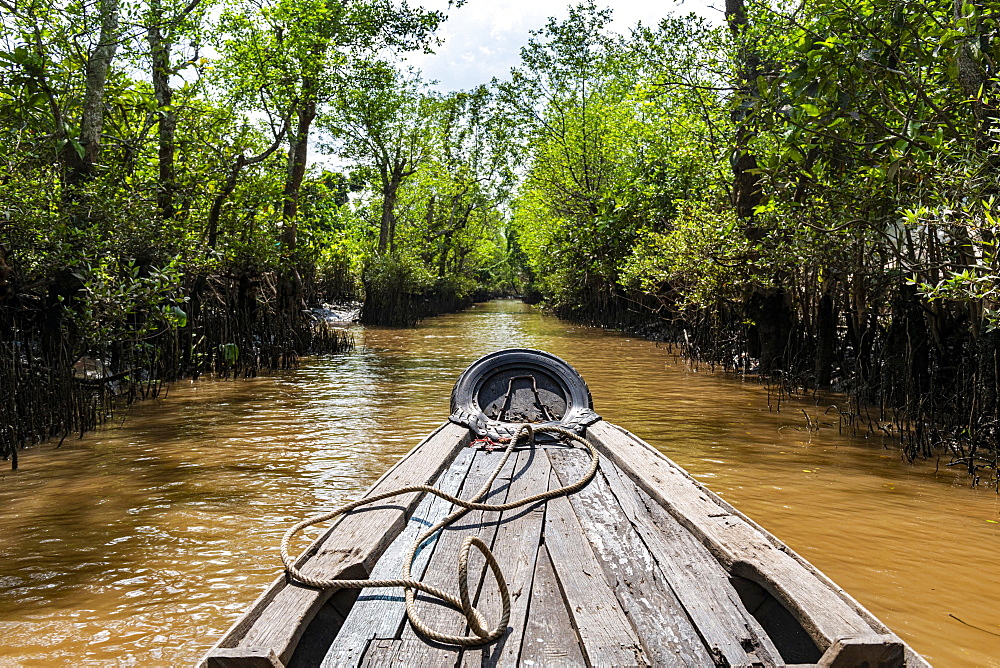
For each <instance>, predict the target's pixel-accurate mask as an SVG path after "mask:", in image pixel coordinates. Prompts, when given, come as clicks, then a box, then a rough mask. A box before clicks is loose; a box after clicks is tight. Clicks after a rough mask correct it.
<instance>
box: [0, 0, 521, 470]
mask: <svg viewBox="0 0 1000 668" xmlns="http://www.w3.org/2000/svg"><path fill="white" fill-rule="evenodd" d="M442 19H443V16H442V15H441V14H440V13H437V12H430V11H425V10H423V9H420V8H410V7H408V6H406V5H405V4H394V3H393V2H391V1H390V0H356V1H355V0H352V1H349V2H343V3H328V2H323V1H311V0H304V1H303V0H295V1H290V0H274V1H273V2H263V3H260V2H245V3H244V2H240V1H239V0H236V1H234V2H231V3H219V2H211V1H210V0H183V1H175V0H149V2H148V3H145V2H139V3H125V2H120V1H119V0H96V2H82V3H80V2H68V3H62V2H59V3H55V4H52V3H49V2H42V1H39V0H27V1H26V2H20V1H18V2H16V3H6V2H3V3H0V20H2V25H3V35H2V42H0V146H2V150H0V155H2V158H0V181H2V183H3V189H2V192H0V198H2V206H3V212H4V213H3V216H2V222H0V225H2V229H3V234H2V236H0V242H2V245H0V251H2V254H0V454H2V455H3V456H4V457H12V458H13V459H14V465H15V466H16V458H17V448H18V447H19V446H22V445H24V444H25V443H26V442H34V441H37V440H41V439H45V438H48V437H50V436H53V435H54V436H58V437H65V435H66V434H68V433H72V432H75V431H83V430H85V429H88V428H90V427H92V426H93V425H95V424H97V423H98V422H100V421H101V420H102V419H103V418H104V417H105V416H106V415H107V413H108V411H109V410H110V408H111V407H112V405H113V403H114V402H115V401H116V397H123V396H124V397H125V398H126V399H133V398H135V397H137V396H145V395H148V394H150V393H153V394H155V393H156V392H157V391H158V388H159V386H160V383H161V382H163V381H169V380H171V379H174V378H177V377H181V376H185V375H194V376H197V375H198V374H200V373H203V372H206V371H215V372H221V373H224V374H243V375H246V374H253V373H256V371H257V370H258V369H259V368H261V367H270V368H275V367H283V366H287V365H289V364H291V363H293V362H294V360H295V358H296V357H297V356H298V355H300V354H302V353H303V352H306V351H324V350H334V351H335V350H341V349H343V348H345V347H349V346H350V345H351V341H350V339H349V337H346V336H344V334H343V332H342V331H341V330H338V329H332V328H329V327H324V326H323V323H321V322H320V323H317V322H315V321H314V319H313V318H311V317H310V311H309V308H310V307H312V306H315V305H316V304H318V303H320V302H322V301H323V300H337V299H340V300H350V299H355V298H358V297H360V296H362V294H364V296H365V297H366V303H365V309H364V313H363V317H364V319H365V320H366V321H369V322H376V323H385V324H409V323H412V322H413V321H414V320H415V319H416V318H417V317H419V316H421V315H424V314H426V313H430V312H434V310H435V309H438V310H440V309H442V308H456V307H458V306H461V305H463V304H465V303H469V302H470V300H471V299H472V297H474V296H475V295H476V292H477V290H478V291H486V292H488V291H491V290H494V291H495V290H498V289H501V288H502V286H503V278H502V274H503V272H497V271H490V272H487V275H486V276H484V277H483V280H479V279H480V273H479V272H480V271H481V270H482V268H484V267H492V266H494V265H498V264H502V262H501V260H502V258H503V257H504V253H505V246H504V244H505V241H504V240H503V237H502V234H501V233H500V228H501V226H502V222H503V221H502V216H501V215H500V213H499V209H498V205H497V203H498V202H501V201H503V199H504V198H505V197H506V193H507V192H508V191H509V189H510V185H511V183H512V177H511V171H510V167H509V165H508V164H507V158H506V155H505V154H504V152H503V151H502V150H501V148H500V147H501V144H499V143H497V142H496V141H495V137H496V135H497V133H498V132H501V131H502V128H501V125H502V123H501V120H500V119H499V118H498V117H497V116H496V110H495V105H494V99H493V95H492V94H491V92H490V91H489V90H488V89H487V88H482V89H480V90H476V91H471V92H462V93H455V94H451V95H442V94H435V93H433V92H431V91H429V90H428V89H427V88H426V86H425V85H423V84H422V83H421V82H420V80H419V78H418V76H417V75H415V74H413V73H409V72H403V71H400V70H399V69H398V68H397V67H396V66H395V65H393V64H391V63H390V62H387V61H386V59H387V58H390V59H391V58H395V55H394V54H400V53H403V52H405V51H407V50H413V49H421V48H425V47H428V46H429V45H431V44H432V43H433V41H434V37H433V33H434V30H435V29H436V27H437V25H438V24H439V23H440V22H441V20H442ZM310 152H312V153H313V154H328V155H332V156H333V157H334V158H335V159H337V160H339V162H340V163H341V164H344V165H348V166H349V167H350V169H348V170H343V169H341V170H340V171H337V170H333V169H331V168H329V167H326V168H324V163H323V161H316V160H313V159H311V158H310ZM362 284H363V286H364V293H362ZM508 284H509V281H508Z"/></svg>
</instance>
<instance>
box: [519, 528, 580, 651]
mask: <svg viewBox="0 0 1000 668" xmlns="http://www.w3.org/2000/svg"><path fill="white" fill-rule="evenodd" d="M580 646H581V642H580V635H579V634H578V633H577V631H576V627H575V626H573V619H572V618H571V617H570V614H569V609H568V608H567V607H566V599H565V598H563V595H562V591H560V589H559V582H558V581H557V580H556V572H555V570H554V569H553V568H552V561H551V559H550V558H549V552H548V550H547V549H546V547H545V546H544V545H542V546H541V547H539V549H538V558H537V559H536V560H535V573H534V577H533V578H532V586H531V599H530V601H529V606H528V619H527V623H526V624H525V627H524V636H523V638H522V639H521V647H520V658H518V657H515V661H511V662H508V661H504V663H503V664H502V665H505V666H514V665H520V666H583V665H586V664H585V662H584V660H583V651H582V650H581V649H580Z"/></svg>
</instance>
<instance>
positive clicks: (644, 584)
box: [201, 349, 928, 668]
mask: <svg viewBox="0 0 1000 668" xmlns="http://www.w3.org/2000/svg"><path fill="white" fill-rule="evenodd" d="M523 421H530V422H535V423H538V424H543V425H549V426H566V427H567V428H570V429H572V430H573V431H575V432H576V433H582V434H583V436H585V437H586V439H588V440H589V441H590V442H591V443H592V444H593V445H594V446H595V448H596V450H597V452H598V453H599V462H598V470H597V473H596V475H595V476H594V478H593V480H592V481H591V482H590V483H589V484H587V485H586V487H583V488H582V489H580V490H579V491H578V492H577V493H576V494H573V495H572V496H569V497H566V496H558V497H553V498H549V499H546V500H544V501H539V502H538V503H535V504H532V505H528V506H525V507H523V508H518V509H511V510H509V511H508V510H505V511H503V512H496V511H491V510H487V509H485V508H483V509H479V510H475V511H473V512H469V513H468V514H467V515H466V516H464V517H463V518H462V521H461V522H460V523H458V524H456V525H454V526H452V527H451V528H449V529H446V530H444V531H442V532H440V533H439V534H437V536H436V537H435V538H434V539H433V540H430V539H429V540H428V545H427V547H426V549H424V548H421V550H420V552H419V554H418V556H417V557H416V558H415V559H414V561H413V565H412V568H413V574H414V576H415V577H422V578H423V580H424V581H425V582H428V583H430V584H431V585H433V586H435V587H448V586H452V587H454V583H453V580H454V575H453V568H454V566H453V563H454V559H455V554H456V553H457V551H458V549H459V545H460V544H461V543H462V542H463V540H465V539H466V538H467V537H468V536H476V537H477V539H478V540H480V541H482V542H483V544H485V545H489V546H491V549H492V550H493V552H494V553H495V555H496V559H497V561H498V562H499V563H500V564H501V566H502V568H503V571H504V576H505V579H506V581H507V585H508V587H509V588H510V591H511V596H510V620H509V624H508V626H507V629H506V632H505V633H503V634H502V635H501V637H500V638H499V640H497V641H496V642H494V643H492V644H490V645H486V646H485V647H465V648H462V647H454V646H444V645H441V644H439V643H434V642H431V641H428V640H427V639H426V638H424V637H422V636H421V634H420V633H419V632H418V631H417V630H416V629H414V628H413V626H412V624H411V623H410V621H409V620H408V619H407V618H406V611H405V606H404V604H403V602H402V596H401V592H400V593H399V594H396V595H393V594H391V593H389V594H387V591H391V590H375V589H371V588H366V589H364V590H361V591H359V590H357V589H353V590H349V589H339V590H336V591H334V590H330V589H317V588H313V587H308V586H303V585H302V584H301V583H298V582H296V581H294V580H293V579H290V578H288V577H286V576H282V577H280V578H278V579H277V580H276V581H275V582H274V583H273V584H272V585H271V587H270V588H269V589H268V590H267V591H266V592H265V593H264V594H263V595H262V596H261V597H260V598H258V600H257V601H256V602H255V603H254V604H253V605H252V606H251V607H250V609H249V610H248V611H247V612H246V613H245V614H244V615H243V617H242V618H241V619H240V620H238V621H237V622H236V624H234V625H233V627H232V628H230V630H229V631H228V632H227V633H226V634H225V635H224V636H223V638H222V639H221V640H220V641H219V642H218V643H217V644H216V646H215V647H214V648H213V649H212V650H211V651H210V652H209V653H208V654H207V655H206V657H205V658H204V660H203V661H202V663H201V665H202V666H314V665H323V666H360V665H381V664H389V663H392V664H405V665H449V666H459V665H463V666H465V665H468V666H473V665H476V666H486V665H490V666H493V665H511V666H513V665H549V664H552V665H689V666H737V665H744V666H751V665H761V666H779V665H818V666H862V665H868V666H871V667H872V668H874V667H875V666H881V667H887V668H888V667H890V666H926V665H928V664H927V662H926V661H925V660H924V659H923V658H922V657H920V656H919V655H918V654H916V653H915V652H914V651H913V650H912V649H911V648H910V647H909V646H907V645H906V644H905V643H904V642H903V641H902V640H901V639H900V638H899V637H898V636H896V635H895V634H893V633H892V632H891V631H890V630H889V629H888V628H886V627H885V625H883V624H882V623H881V622H879V621H878V620H877V619H876V618H875V617H874V615H872V614H871V613H870V612H868V611H867V610H865V609H864V607H862V606H861V605H860V604H859V603H858V602H857V601H855V600H854V599H853V598H852V597H851V596H850V595H848V594H847V593H846V592H844V591H843V590H842V589H840V588H839V587H837V586H836V585H835V584H834V583H833V582H831V581H830V580H829V579H828V578H827V577H826V576H824V575H823V574H822V573H820V572H819V571H818V570H817V569H816V568H815V567H813V566H812V565H811V564H809V563H808V562H807V561H805V560H804V559H802V558H801V557H800V556H799V555H797V554H795V553H794V552H793V551H792V550H790V549H789V548H788V547H787V546H786V545H784V544H783V543H782V542H781V541H779V540H778V539H777V538H775V537H774V536H772V535H771V534H770V533H768V532H767V531H766V530H764V529H763V528H761V527H760V526H758V525H757V524H756V523H754V522H753V521H752V520H750V519H749V518H747V517H746V516H744V515H743V514H742V513H740V512H739V511H738V510H736V509H735V508H733V507H732V506H730V505H729V504H728V503H726V502H725V501H723V500H722V499H721V498H720V497H718V496H717V495H716V494H714V493H712V492H711V491H710V490H708V489H707V488H706V487H705V486H703V485H702V484H701V483H699V482H698V481H696V480H694V479H693V478H692V477H691V476H690V475H688V474H687V473H686V472H685V471H684V470H683V469H681V468H680V467H679V466H677V465H676V464H674V463H673V462H672V461H670V460H669V459H667V458H666V457H664V456H663V455H662V454H661V453H659V452H657V451H656V450H655V449H654V448H652V447H651V446H649V445H648V444H647V443H645V442H644V441H642V440H641V439H639V438H638V437H636V436H634V435H633V434H631V433H629V432H628V431H626V430H624V429H622V428H620V427H616V426H615V425H611V424H609V423H607V422H605V421H603V420H601V419H600V417H599V416H598V415H597V414H596V413H595V412H594V411H593V406H592V404H591V396H590V392H589V389H587V386H586V383H585V382H584V381H583V379H582V378H581V377H580V376H579V374H578V373H577V372H576V371H575V370H574V369H573V368H572V367H571V366H570V365H568V364H566V363H565V362H563V361H562V360H559V359H558V358H556V357H554V356H552V355H549V354H547V353H543V352H541V351H532V350H526V349H513V350H508V351H498V352H497V353H493V354H491V355H488V356H486V357H484V358H482V359H480V360H478V361H477V362H475V363H473V364H472V365H471V366H470V367H469V368H468V369H467V370H466V372H464V373H463V374H462V376H460V377H459V380H458V382H457V383H456V385H455V390H454V391H453V393H452V415H451V416H450V418H449V421H448V422H446V423H445V424H444V425H442V426H441V427H439V428H438V429H437V430H436V431H435V432H434V433H432V434H431V435H430V436H428V437H427V438H426V439H425V440H424V441H423V442H422V443H420V444H419V445H418V446H417V447H416V448H414V449H413V450H412V451H410V453H408V454H407V455H406V456H405V457H404V458H403V459H402V460H401V461H400V462H399V463H397V464H396V465H395V466H394V467H393V468H392V469H390V470H389V471H387V472H386V473H385V474H384V475H383V476H382V477H381V478H380V479H379V480H378V481H377V482H376V483H375V484H374V485H373V486H372V487H371V489H370V490H369V491H368V493H367V494H366V496H367V497H374V496H377V495H379V494H382V493H384V492H386V491H389V490H398V489H400V488H402V487H406V486H410V485H428V484H433V485H435V486H436V487H437V488H439V489H441V490H443V491H445V492H447V493H448V494H452V495H455V496H459V497H461V498H470V497H471V496H472V493H471V492H470V490H477V489H479V488H480V487H481V486H482V485H483V484H484V482H486V483H488V484H487V489H488V491H487V493H486V495H485V500H486V501H488V502H489V503H491V504H496V505H502V504H504V503H505V502H506V501H509V500H514V499H521V498H525V497H529V496H531V495H532V494H538V493H540V492H545V491H546V490H552V489H557V488H559V487H560V486H565V485H568V484H570V483H571V482H572V481H573V480H576V479H579V477H580V476H581V474H582V473H583V472H584V470H585V469H586V467H587V466H588V463H589V462H590V458H589V456H588V455H587V453H586V451H585V449H581V448H574V447H568V446H567V445H566V444H565V443H564V442H560V441H558V440H555V439H550V440H548V441H547V442H536V443H534V444H533V445H532V446H531V447H527V448H518V449H517V450H516V451H515V452H513V453H509V455H510V456H509V457H508V459H507V460H504V463H503V464H502V465H501V466H500V470H499V471H498V472H495V471H494V469H495V467H496V466H497V463H498V462H499V461H500V457H501V453H500V452H496V451H494V449H493V448H491V447H467V446H469V445H470V444H472V443H476V444H477V445H478V444H484V445H488V444H490V443H491V442H493V441H497V440H500V439H502V438H504V437H505V434H511V433H512V430H515V429H516V427H517V425H518V424H520V423H521V422H523ZM494 473H496V474H495V475H494ZM490 475H493V478H492V479H490V478H489V476H490ZM450 510H451V503H449V502H446V501H445V500H443V499H441V498H439V497H437V496H436V495H431V494H419V493H407V494H404V495H402V496H399V497H396V498H394V499H393V501H392V504H391V505H384V506H375V507H374V508H373V509H370V510H366V511H365V512H363V513H358V514H348V515H345V516H343V517H340V518H338V519H337V521H336V523H335V524H334V525H333V526H332V527H331V528H330V529H329V530H328V531H327V532H326V533H325V534H324V535H323V536H322V537H321V538H319V539H318V540H316V541H315V542H314V543H313V544H312V545H311V546H310V547H309V548H308V549H307V550H306V551H305V552H304V553H303V554H302V555H301V556H300V557H299V558H298V559H297V560H296V562H295V563H296V566H297V567H298V568H300V569H302V571H303V572H306V573H310V574H314V575H315V576H316V577H318V578H337V579H355V578H357V579H363V578H382V577H394V576H395V574H396V573H398V572H399V568H400V565H401V563H402V560H403V559H404V558H406V556H407V552H408V551H409V549H410V546H412V544H413V540H414V538H415V537H416V536H418V535H419V533H420V532H421V531H423V530H425V529H426V528H427V526H430V525H431V524H433V523H434V522H435V521H437V518H441V517H444V516H446V515H448V513H449V512H450ZM477 568H478V572H477V574H476V575H475V576H474V577H473V580H474V581H470V585H471V586H472V588H473V591H475V594H474V595H475V597H476V605H477V606H479V607H480V608H481V609H483V610H485V611H487V613H488V614H495V613H493V612H492V611H493V610H496V609H497V608H498V607H499V603H500V600H501V592H500V591H499V587H498V586H497V585H496V583H495V582H494V581H493V580H492V579H491V578H489V577H486V574H485V568H484V567H482V565H481V563H480V564H479V565H478V566H477ZM417 604H418V605H419V606H421V607H420V610H421V616H423V617H425V618H426V619H427V620H428V621H429V623H431V624H433V625H435V627H437V626H439V625H440V627H441V628H445V629H451V630H452V631H454V632H455V633H462V632H463V630H464V629H465V626H466V624H465V621H464V620H463V619H462V618H461V617H459V616H458V615H456V614H455V613H454V612H453V611H451V610H449V609H447V608H445V607H443V606H441V605H435V604H433V603H431V602H430V601H426V600H422V597H418V600H417ZM494 618H496V617H494Z"/></svg>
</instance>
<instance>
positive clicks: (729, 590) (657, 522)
mask: <svg viewBox="0 0 1000 668" xmlns="http://www.w3.org/2000/svg"><path fill="white" fill-rule="evenodd" d="M601 473H602V474H603V475H604V477H605V479H606V480H607V483H608V486H609V487H610V489H611V491H612V493H613V494H614V495H615V497H616V499H617V500H618V502H619V504H621V509H622V513H623V514H624V516H625V517H626V518H627V519H628V520H629V521H630V522H631V524H632V526H633V527H634V528H635V530H636V532H637V533H638V534H639V536H641V538H642V540H643V542H644V543H645V545H646V546H647V548H648V549H649V551H650V553H651V554H652V556H653V558H654V559H656V562H657V564H658V566H659V567H660V569H661V570H662V572H663V575H664V576H665V578H666V580H667V583H668V584H669V586H670V588H671V589H672V590H673V592H674V593H675V594H676V595H677V599H678V600H679V601H680V603H681V605H682V606H683V607H684V610H685V611H686V612H687V615H688V616H689V617H690V618H691V621H692V622H693V623H694V625H695V627H696V628H697V629H698V633H699V634H700V635H701V637H702V638H703V639H704V641H705V644H706V645H707V646H708V648H709V652H711V653H712V655H713V657H722V658H723V659H724V660H725V662H728V663H729V664H730V665H733V666H740V665H753V664H763V665H765V666H774V665H779V664H780V663H781V655H780V654H779V653H778V650H777V648H776V647H775V646H774V644H773V643H772V642H771V639H770V638H769V637H768V636H767V633H766V632H765V631H764V629H763V628H761V626H760V624H759V623H758V622H757V620H756V619H754V617H753V615H752V614H750V612H749V611H747V610H746V608H745V607H744V606H743V602H742V600H741V599H740V596H739V594H738V593H737V592H736V589H734V588H733V585H732V584H730V582H729V576H728V574H727V573H726V571H725V570H724V569H723V568H722V566H720V565H719V562H717V561H716V560H715V558H714V557H712V555H711V553H710V552H709V551H708V550H707V549H706V548H705V546H704V545H702V544H701V543H700V542H698V541H697V540H696V539H695V538H694V536H692V535H691V534H690V533H689V532H688V531H687V529H685V528H684V527H682V526H681V525H680V523H679V522H678V521H677V520H675V519H674V518H673V517H672V516H671V515H670V514H669V513H667V511H665V510H664V509H663V508H661V507H660V506H659V505H657V504H656V503H655V502H654V501H653V500H652V499H651V498H650V497H649V495H648V494H646V493H645V492H643V491H642V490H640V489H639V488H638V487H637V486H636V485H635V483H633V482H632V480H631V479H629V478H628V477H626V476H625V475H624V474H623V473H622V472H621V471H620V470H619V469H618V467H617V466H615V465H614V464H612V463H611V462H610V461H609V460H608V459H607V458H606V457H601ZM721 662H722V661H720V663H721Z"/></svg>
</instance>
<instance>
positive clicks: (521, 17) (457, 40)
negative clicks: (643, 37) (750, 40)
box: [407, 0, 722, 90]
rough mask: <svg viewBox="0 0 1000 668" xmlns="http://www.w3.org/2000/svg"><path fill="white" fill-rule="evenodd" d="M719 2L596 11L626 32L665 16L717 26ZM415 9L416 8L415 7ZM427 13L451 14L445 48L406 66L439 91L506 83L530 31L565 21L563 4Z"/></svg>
mask: <svg viewBox="0 0 1000 668" xmlns="http://www.w3.org/2000/svg"><path fill="white" fill-rule="evenodd" d="M721 2H722V0H683V1H682V2H670V1H669V0H668V2H651V1H650V0H605V2H604V3H601V2H600V1H598V3H597V4H598V6H599V7H600V6H610V7H611V8H612V10H613V12H614V14H613V18H614V20H613V22H612V24H611V27H612V29H613V30H617V31H619V32H627V31H628V29H629V28H631V27H632V26H634V25H635V24H636V23H638V22H639V21H642V22H643V23H644V24H646V25H655V24H656V23H657V22H659V20H660V19H661V18H663V17H664V16H666V15H668V14H688V13H691V12H694V13H696V14H699V15H701V16H704V17H706V18H708V19H710V20H712V21H721V18H722V13H721V11H719V10H717V9H713V8H712V5H713V4H721ZM414 4H416V3H414ZM420 4H423V5H424V6H425V7H427V8H428V9H440V10H442V11H446V12H448V14H449V18H448V21H447V22H446V23H445V24H444V26H442V30H441V32H440V33H439V35H440V36H441V37H443V38H444V40H445V42H444V44H443V45H442V46H441V47H439V48H438V49H437V53H435V54H433V55H427V54H411V55H410V56H409V57H408V58H407V62H408V63H409V64H411V65H414V66H415V67H418V68H420V69H421V70H423V72H424V76H425V77H426V78H427V79H433V80H437V81H438V82H439V83H438V87H439V88H440V89H442V90H458V89H468V88H472V87H474V86H476V85H478V84H481V83H486V82H488V81H490V79H492V78H493V77H497V78H500V79H504V78H506V77H507V76H508V75H509V73H510V68H511V67H514V66H516V65H517V64H518V63H519V62H520V49H521V47H522V46H524V45H525V44H526V43H527V41H528V37H529V36H530V35H529V31H531V30H538V29H539V28H542V27H543V26H544V25H545V23H546V21H547V20H548V18H549V17H550V16H555V17H558V18H562V17H565V16H566V14H567V11H566V8H567V6H568V5H569V3H568V2H567V1H566V0H469V2H468V3H467V4H466V5H465V6H463V7H460V8H457V9H456V8H454V7H452V8H451V9H450V10H449V9H448V4H447V1H446V0H425V1H424V2H422V3H420Z"/></svg>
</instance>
